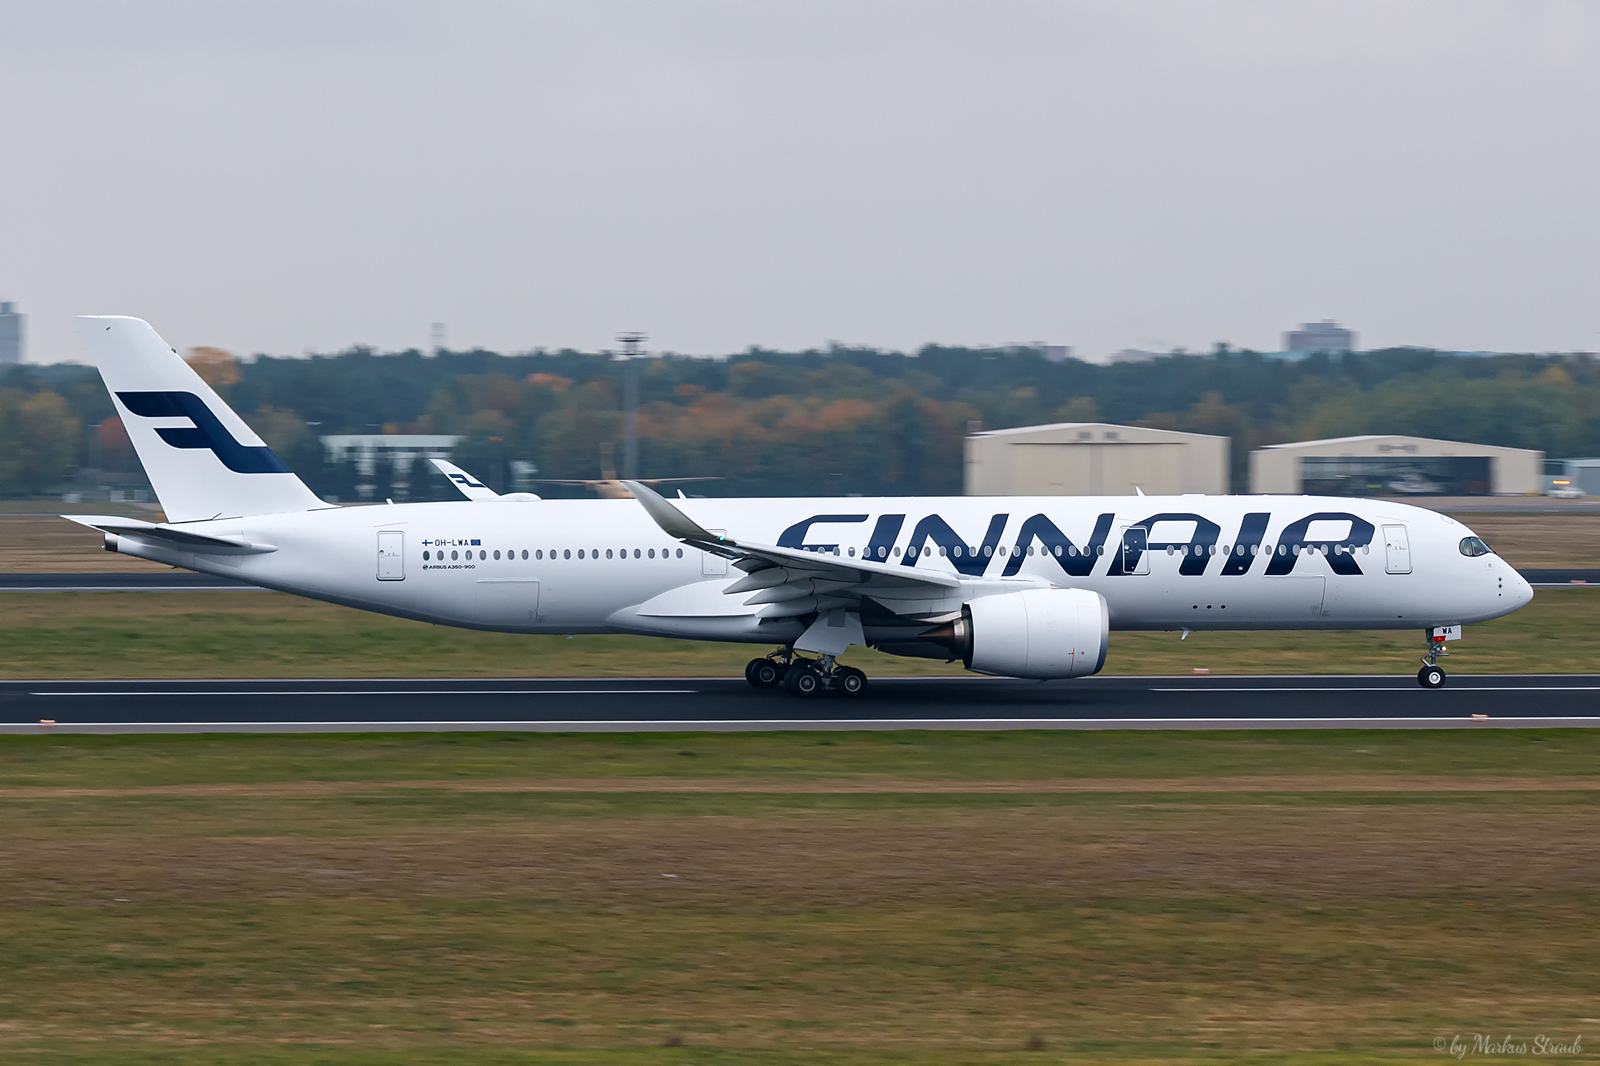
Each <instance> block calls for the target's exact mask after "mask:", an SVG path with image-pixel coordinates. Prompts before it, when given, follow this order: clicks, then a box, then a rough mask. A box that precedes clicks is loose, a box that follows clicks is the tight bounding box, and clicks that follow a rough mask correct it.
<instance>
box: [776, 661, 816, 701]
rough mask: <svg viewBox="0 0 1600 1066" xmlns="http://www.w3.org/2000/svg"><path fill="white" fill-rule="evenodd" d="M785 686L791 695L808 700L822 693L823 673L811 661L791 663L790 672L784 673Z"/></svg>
mask: <svg viewBox="0 0 1600 1066" xmlns="http://www.w3.org/2000/svg"><path fill="white" fill-rule="evenodd" d="M783 687H784V688H786V689H788V690H789V692H790V694H791V695H794V696H799V697H800V698H801V699H807V700H808V699H811V698H813V697H815V696H818V695H820V694H821V693H822V675H821V674H820V673H818V672H817V668H816V667H815V666H812V665H811V664H810V663H799V662H797V663H791V664H790V666H789V672H788V673H787V674H785V675H784V678H783Z"/></svg>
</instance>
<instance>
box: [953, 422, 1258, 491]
mask: <svg viewBox="0 0 1600 1066" xmlns="http://www.w3.org/2000/svg"><path fill="white" fill-rule="evenodd" d="M1228 444H1229V441H1228V438H1227V437H1215V436H1211V435H1209V434H1205V433H1180V432H1178V431H1177V430H1170V429H1150V428H1146V427H1143V426H1118V425H1112V424H1109V423H1105V422H1061V423H1058V424H1056V425H1050V426H1021V427H1018V428H1016V429H997V430H991V431H988V432H980V433H971V434H968V436H967V438H966V479H965V481H966V493H967V495H968V496H1012V495H1015V496H1132V495H1134V493H1135V491H1136V490H1137V491H1143V492H1144V493H1145V495H1147V496H1177V495H1181V494H1182V493H1186V492H1199V493H1206V494H1208V495H1222V494H1224V493H1226V492H1227V491H1228Z"/></svg>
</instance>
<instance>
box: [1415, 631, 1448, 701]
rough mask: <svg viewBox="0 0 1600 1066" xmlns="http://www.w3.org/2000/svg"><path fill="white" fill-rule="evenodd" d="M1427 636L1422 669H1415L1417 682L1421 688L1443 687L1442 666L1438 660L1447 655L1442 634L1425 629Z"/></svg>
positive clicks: (1443, 675)
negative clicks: (1426, 647)
mask: <svg viewBox="0 0 1600 1066" xmlns="http://www.w3.org/2000/svg"><path fill="white" fill-rule="evenodd" d="M1424 635H1425V636H1426V637H1427V638H1428V650H1427V653H1426V654H1424V655H1423V656H1422V669H1421V670H1418V671H1417V684H1419V685H1421V686H1422V687H1423V688H1444V682H1445V672H1444V667H1442V666H1440V665H1439V660H1440V659H1443V658H1444V657H1445V656H1447V655H1449V654H1450V652H1449V651H1448V650H1447V649H1446V648H1445V646H1444V634H1443V633H1435V632H1434V631H1433V630H1431V629H1429V630H1425V631H1424Z"/></svg>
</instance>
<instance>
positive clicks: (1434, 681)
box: [1417, 666, 1444, 688]
mask: <svg viewBox="0 0 1600 1066" xmlns="http://www.w3.org/2000/svg"><path fill="white" fill-rule="evenodd" d="M1417 684H1419V685H1421V686H1422V687H1423V688H1444V671H1443V670H1441V669H1440V668H1439V667H1437V666H1424V667H1423V668H1422V669H1421V670H1418V671H1417Z"/></svg>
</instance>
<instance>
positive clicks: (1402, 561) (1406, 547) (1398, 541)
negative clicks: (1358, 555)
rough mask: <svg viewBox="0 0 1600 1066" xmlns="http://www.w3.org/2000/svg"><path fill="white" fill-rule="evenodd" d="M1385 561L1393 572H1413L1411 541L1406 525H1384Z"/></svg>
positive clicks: (1386, 565) (1388, 568)
mask: <svg viewBox="0 0 1600 1066" xmlns="http://www.w3.org/2000/svg"><path fill="white" fill-rule="evenodd" d="M1383 561H1384V569H1386V570H1388V571H1389V573H1391V574H1409V573H1411V541H1410V540H1409V539H1408V538H1407V537H1406V527H1405V526H1384V527H1383Z"/></svg>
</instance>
